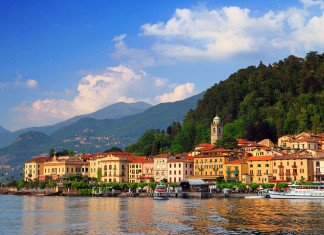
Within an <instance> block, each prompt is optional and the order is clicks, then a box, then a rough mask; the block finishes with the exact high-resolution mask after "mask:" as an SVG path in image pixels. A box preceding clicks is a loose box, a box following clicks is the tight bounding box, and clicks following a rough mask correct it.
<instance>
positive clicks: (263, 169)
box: [246, 156, 273, 184]
mask: <svg viewBox="0 0 324 235" xmlns="http://www.w3.org/2000/svg"><path fill="white" fill-rule="evenodd" d="M272 158H273V156H258V157H249V158H248V159H247V160H246V162H247V163H248V166H249V173H250V176H251V181H252V182H253V183H259V184H263V183H268V182H269V181H271V180H272Z"/></svg>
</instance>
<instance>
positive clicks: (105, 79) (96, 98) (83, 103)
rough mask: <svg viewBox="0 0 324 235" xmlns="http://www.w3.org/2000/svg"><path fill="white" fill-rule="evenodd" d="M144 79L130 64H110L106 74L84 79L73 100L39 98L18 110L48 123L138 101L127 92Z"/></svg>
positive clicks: (35, 121) (33, 120)
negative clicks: (114, 65) (121, 103)
mask: <svg viewBox="0 0 324 235" xmlns="http://www.w3.org/2000/svg"><path fill="white" fill-rule="evenodd" d="M141 79H142V74H141V73H135V72H134V71H133V70H131V69H130V68H128V67H125V66H121V65H120V66H117V67H110V68H107V69H106V71H105V72H104V73H103V74H98V75H87V76H86V77H84V78H82V79H81V80H80V81H79V84H78V86H77V91H78V93H77V95H76V96H75V97H74V98H73V99H72V100H65V99H43V100H37V101H35V102H33V103H32V104H31V105H28V104H26V103H23V104H22V105H20V106H19V107H16V108H15V109H14V110H15V111H16V112H21V113H23V115H24V116H25V118H26V119H27V120H26V121H29V122H30V123H32V124H33V125H45V124H48V123H53V122H56V121H61V120H65V119H67V118H70V117H73V116H75V115H79V114H84V113H90V112H94V111H96V110H98V109H100V108H103V107H105V106H106V105H109V104H112V103H115V102H120V101H124V102H134V101H135V99H134V98H131V97H129V96H128V93H127V92H128V90H129V89H131V88H132V86H133V85H134V83H136V81H139V80H141Z"/></svg>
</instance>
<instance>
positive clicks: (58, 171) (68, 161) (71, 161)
mask: <svg viewBox="0 0 324 235" xmlns="http://www.w3.org/2000/svg"><path fill="white" fill-rule="evenodd" d="M68 175H85V176H88V175H89V163H88V162H85V161H83V160H82V159H81V158H79V157H74V156H59V157H57V156H54V157H53V158H52V159H51V160H50V161H47V162H44V178H43V179H41V180H45V179H46V177H48V178H51V179H53V180H57V179H60V178H64V177H65V176H68Z"/></svg>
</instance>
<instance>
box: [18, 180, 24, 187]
mask: <svg viewBox="0 0 324 235" xmlns="http://www.w3.org/2000/svg"><path fill="white" fill-rule="evenodd" d="M25 185H26V182H25V181H23V180H20V181H19V183H18V188H23V187H25Z"/></svg>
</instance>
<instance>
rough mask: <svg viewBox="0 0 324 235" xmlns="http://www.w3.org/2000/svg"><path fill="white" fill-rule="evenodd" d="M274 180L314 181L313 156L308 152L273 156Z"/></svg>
mask: <svg viewBox="0 0 324 235" xmlns="http://www.w3.org/2000/svg"><path fill="white" fill-rule="evenodd" d="M272 163H273V180H274V181H276V180H280V181H282V180H285V181H288V182H291V181H300V180H302V181H313V180H314V166H313V157H312V156H310V155H308V154H287V155H281V156H278V155H276V156H274V157H273V161H272Z"/></svg>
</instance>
